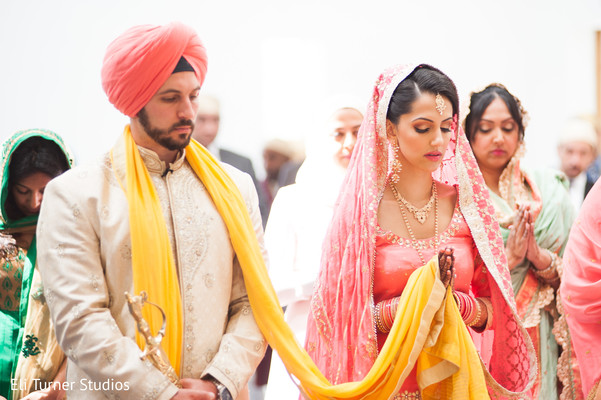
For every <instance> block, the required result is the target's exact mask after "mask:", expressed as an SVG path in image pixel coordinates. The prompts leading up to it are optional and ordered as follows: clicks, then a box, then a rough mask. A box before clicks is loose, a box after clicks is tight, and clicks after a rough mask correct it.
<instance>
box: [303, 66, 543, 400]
mask: <svg viewBox="0 0 601 400" xmlns="http://www.w3.org/2000/svg"><path fill="white" fill-rule="evenodd" d="M414 69H415V66H397V67H394V68H391V69H389V70H387V71H385V72H384V73H383V74H382V75H380V77H379V78H378V80H377V82H376V85H375V88H374V91H373V96H372V99H371V101H370V103H369V106H368V110H367V113H366V115H365V119H364V121H363V124H362V126H361V129H360V132H359V138H358V141H357V144H356V146H355V150H354V153H353V157H352V160H351V163H350V165H349V168H348V169H347V174H346V177H345V180H344V182H343V185H342V189H341V192H340V195H339V197H338V202H337V205H336V208H335V212H334V216H333V219H332V222H331V225H330V227H329V230H328V234H327V237H326V239H325V241H324V246H323V253H322V261H321V270H320V274H319V278H318V281H317V283H316V286H315V290H314V295H313V298H312V302H311V315H310V316H309V321H308V330H307V341H306V348H307V351H308V353H309V354H310V355H311V357H312V358H313V360H315V362H316V364H317V366H318V367H319V369H320V370H321V372H322V373H323V374H324V375H325V376H326V378H328V379H329V381H330V382H332V383H333V384H338V383H344V382H353V381H360V380H361V379H363V378H364V377H365V376H366V374H367V373H368V371H369V370H370V368H371V367H372V365H373V364H374V361H375V359H376V357H377V355H378V353H377V339H376V327H375V324H374V318H373V309H374V303H373V278H372V277H373V273H374V264H375V257H376V254H375V241H376V232H375V228H376V223H377V211H378V205H379V202H380V199H381V198H382V194H383V192H384V187H385V183H386V181H387V176H388V174H389V172H388V170H389V168H388V164H389V154H388V151H389V150H388V142H387V139H386V113H387V110H388V104H389V102H390V99H391V96H392V93H393V92H394V90H395V89H396V87H397V86H398V84H399V83H400V82H401V81H402V80H403V79H405V78H406V77H407V76H408V75H409V74H410V73H411V72H412V71H413V70H414ZM455 125H456V126H457V128H456V131H455V132H454V133H453V137H452V139H451V141H450V142H449V146H448V148H447V151H446V153H445V156H444V159H443V164H442V167H441V169H440V171H437V172H435V173H434V174H433V175H434V178H435V179H437V180H441V181H443V182H445V183H447V184H449V185H458V188H459V190H458V193H459V197H458V201H459V206H460V209H461V212H462V213H463V216H464V218H465V220H466V222H467V224H468V226H469V228H470V230H471V232H472V235H473V238H474V242H475V243H476V246H477V248H478V251H479V253H480V256H481V257H482V259H483V261H484V263H485V265H486V270H487V271H488V274H487V276H488V283H489V286H490V290H491V299H492V304H493V308H494V321H493V325H492V327H491V330H489V331H487V333H486V335H485V338H484V340H483V341H482V343H484V344H483V345H482V346H484V347H485V349H483V353H485V354H486V356H485V357H484V358H485V359H486V360H485V361H486V366H485V364H484V362H483V363H482V365H483V368H484V370H485V378H486V383H487V386H488V391H489V394H490V395H491V397H492V398H511V397H514V396H519V394H520V393H523V392H524V391H525V390H527V389H528V387H529V386H530V385H531V384H532V382H533V379H534V377H535V374H536V359H535V357H534V352H533V348H532V344H531V342H530V339H529V337H528V335H527V333H526V331H525V330H524V329H523V328H522V326H521V324H520V323H519V321H518V318H517V317H516V309H515V302H514V297H513V290H512V287H511V281H510V277H509V270H508V268H507V260H506V257H505V253H504V246H503V241H502V239H501V236H500V233H499V229H498V223H497V221H496V220H495V219H494V209H493V207H492V205H491V203H490V201H489V196H488V190H487V188H486V185H485V183H484V180H483V178H482V175H481V173H480V171H479V168H478V164H477V163H476V160H475V158H474V156H473V154H472V152H471V148H470V146H469V144H468V142H467V139H466V137H465V134H464V133H463V131H462V130H461V128H460V127H459V126H458V124H455ZM408 367H409V368H412V366H408Z"/></svg>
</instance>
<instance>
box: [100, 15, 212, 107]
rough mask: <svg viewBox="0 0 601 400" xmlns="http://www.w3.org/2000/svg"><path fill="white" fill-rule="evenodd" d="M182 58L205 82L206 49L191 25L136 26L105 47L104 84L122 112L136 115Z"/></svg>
mask: <svg viewBox="0 0 601 400" xmlns="http://www.w3.org/2000/svg"><path fill="white" fill-rule="evenodd" d="M182 57H183V58H185V59H186V61H187V62H188V63H189V64H190V65H191V66H192V68H194V72H195V73H196V77H197V78H198V82H199V83H200V84H201V85H202V82H203V81H204V78H205V75H206V73H207V52H206V49H205V47H204V46H203V44H202V42H201V41H200V38H199V37H198V35H197V34H196V32H195V31H194V30H193V29H192V28H190V27H188V26H186V25H184V24H182V23H180V22H172V23H170V24H167V25H163V26H155V25H139V26H134V27H133V28H130V29H128V30H127V31H126V32H125V33H123V34H122V35H121V36H119V37H118V38H117V39H115V40H114V41H113V42H112V43H111V44H110V45H109V46H108V48H107V49H106V55H105V56H104V63H103V65H102V87H103V89H104V91H105V92H106V94H107V96H108V98H109V101H110V102H111V103H112V104H113V105H114V106H115V107H116V108H117V109H118V110H119V111H121V112H122V113H123V114H125V115H127V116H130V117H135V116H136V115H137V114H138V112H139V111H140V110H141V109H142V108H143V107H144V106H145V105H146V103H148V101H149V100H150V99H151V98H152V96H154V94H155V93H156V92H157V90H159V88H160V87H161V86H162V85H163V84H164V83H165V81H166V80H167V78H169V76H170V75H171V74H172V73H173V71H174V68H175V67H176V65H178V62H179V60H180V59H181V58H182Z"/></svg>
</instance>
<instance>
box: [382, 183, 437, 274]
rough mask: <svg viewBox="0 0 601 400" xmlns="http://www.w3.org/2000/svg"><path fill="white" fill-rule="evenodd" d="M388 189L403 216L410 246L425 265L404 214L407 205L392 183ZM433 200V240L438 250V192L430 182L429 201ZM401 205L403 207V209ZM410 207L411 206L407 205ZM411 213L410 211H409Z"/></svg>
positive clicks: (434, 184)
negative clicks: (430, 195) (430, 193)
mask: <svg viewBox="0 0 601 400" xmlns="http://www.w3.org/2000/svg"><path fill="white" fill-rule="evenodd" d="M390 189H391V190H392V194H393V195H394V198H395V199H396V201H397V204H398V205H399V208H400V209H401V215H402V216H403V221H405V226H406V227H407V231H408V232H409V236H410V237H411V246H412V247H413V248H414V249H415V250H417V254H418V255H419V258H420V260H421V262H422V265H426V259H425V258H424V255H423V254H422V251H421V246H419V244H418V242H417V239H416V238H415V234H414V233H413V229H411V225H409V218H407V213H406V212H405V207H406V208H407V209H409V207H407V204H405V202H403V200H404V199H403V198H402V197H401V195H400V193H399V191H398V190H397V188H396V187H395V186H394V185H393V184H392V182H391V183H390ZM432 199H434V240H435V241H436V248H438V246H439V244H440V243H439V241H440V238H439V237H438V192H437V191H436V183H435V182H432V197H431V199H430V200H432ZM403 205H404V206H405V207H403ZM409 205H411V204H409ZM409 211H411V210H409Z"/></svg>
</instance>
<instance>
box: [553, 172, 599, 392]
mask: <svg viewBox="0 0 601 400" xmlns="http://www.w3.org/2000/svg"><path fill="white" fill-rule="evenodd" d="M600 202H601V181H597V183H596V184H595V186H593V188H592V189H591V191H590V192H589V193H588V195H587V196H586V199H584V203H582V208H581V209H580V212H579V214H578V217H577V218H576V222H575V223H574V225H573V227H572V231H571V232H570V238H569V239H568V244H567V246H566V250H565V252H564V256H563V275H562V277H561V287H560V291H559V292H560V294H561V300H562V302H563V308H564V311H565V315H566V319H567V321H568V326H569V327H570V332H571V334H572V343H573V345H574V350H575V352H576V357H577V358H578V364H579V365H580V376H581V378H582V389H583V391H584V394H585V395H586V396H587V398H588V399H596V400H597V399H601V385H600V384H599V382H600V381H601V208H599V204H600Z"/></svg>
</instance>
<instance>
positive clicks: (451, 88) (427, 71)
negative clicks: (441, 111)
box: [386, 64, 459, 124]
mask: <svg viewBox="0 0 601 400" xmlns="http://www.w3.org/2000/svg"><path fill="white" fill-rule="evenodd" d="M424 92H426V93H431V94H434V95H436V94H440V95H441V96H444V97H446V98H447V99H449V101H450V102H451V104H452V105H453V115H455V114H458V113H459V95H458V94H457V88H456V87H455V84H454V83H453V81H452V80H451V78H449V77H448V76H446V75H445V74H444V73H443V72H442V71H440V70H439V69H437V68H434V67H433V66H431V65H428V64H420V65H419V66H418V67H417V68H415V69H414V70H413V72H411V73H410V74H409V75H408V76H407V77H406V78H405V79H403V81H402V82H401V83H399V85H398V86H397V87H396V89H395V90H394V93H393V94H392V98H391V99H390V104H389V105H388V112H387V113H386V119H388V120H390V122H392V123H393V124H397V123H398V122H399V118H400V117H401V115H403V114H407V113H409V112H411V106H412V104H413V102H414V101H415V99H417V97H418V96H419V95H420V93H424Z"/></svg>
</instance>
